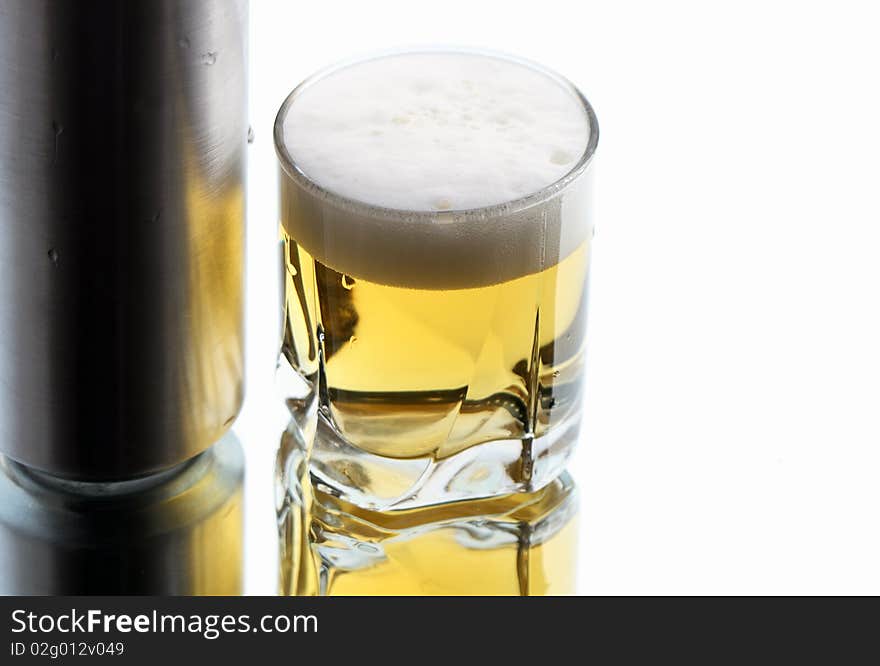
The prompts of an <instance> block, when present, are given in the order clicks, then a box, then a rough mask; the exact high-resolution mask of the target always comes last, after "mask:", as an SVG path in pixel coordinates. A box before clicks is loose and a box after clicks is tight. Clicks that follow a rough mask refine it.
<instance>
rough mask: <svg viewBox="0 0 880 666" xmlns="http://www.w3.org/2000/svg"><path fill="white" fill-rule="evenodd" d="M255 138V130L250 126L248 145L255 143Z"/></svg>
mask: <svg viewBox="0 0 880 666" xmlns="http://www.w3.org/2000/svg"><path fill="white" fill-rule="evenodd" d="M254 138H255V137H254V128H253V127H251V126H250V125H248V133H247V142H248V143H253V142H254Z"/></svg>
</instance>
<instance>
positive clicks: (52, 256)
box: [48, 247, 61, 266]
mask: <svg viewBox="0 0 880 666" xmlns="http://www.w3.org/2000/svg"><path fill="white" fill-rule="evenodd" d="M48 254H49V261H51V262H52V265H53V266H57V265H58V262H59V261H60V260H61V255H60V254H58V250H56V249H55V248H54V247H53V248H50V249H49V253H48Z"/></svg>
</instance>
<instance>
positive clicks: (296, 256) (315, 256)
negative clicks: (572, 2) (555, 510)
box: [275, 50, 598, 510]
mask: <svg viewBox="0 0 880 666" xmlns="http://www.w3.org/2000/svg"><path fill="white" fill-rule="evenodd" d="M597 140H598V127H597V123H596V117H595V115H594V113H593V111H592V109H591V107H590V105H589V103H588V102H587V100H586V99H585V98H584V96H583V95H582V94H581V93H580V92H579V91H578V90H577V89H576V88H575V87H574V86H573V85H572V84H570V83H568V82H567V81H566V80H564V79H562V78H561V77H559V76H558V75H556V74H554V73H552V72H550V71H548V70H546V69H544V68H542V67H539V66H537V65H535V64H532V63H528V62H525V61H521V60H518V59H516V58H512V57H509V56H500V55H495V54H488V53H482V52H468V51H457V50H426V51H417V52H416V51H413V52H397V53H391V54H385V55H381V56H378V57H375V58H372V59H369V60H361V61H357V62H350V63H345V64H343V65H340V66H337V67H334V68H332V69H330V70H327V71H325V72H322V73H319V74H317V75H315V76H313V77H312V78H310V79H308V80H307V81H305V82H304V83H302V84H301V85H300V86H299V87H297V88H296V89H295V90H294V91H293V92H292V93H291V94H290V96H289V97H288V98H287V99H286V101H285V102H284V104H283V105H282V107H281V110H280V112H279V114H278V117H277V120H276V123H275V144H276V149H277V153H278V156H279V161H280V166H281V169H280V202H281V203H280V218H281V236H282V247H283V264H284V269H283V271H284V272H283V277H284V300H283V309H284V310H283V321H284V330H283V340H282V349H281V354H280V360H279V377H280V379H281V381H282V386H283V387H284V389H283V390H284V391H285V394H286V397H287V398H288V405H289V406H290V407H291V409H292V410H293V411H294V412H297V411H299V412H304V413H313V414H314V420H315V423H314V428H315V430H316V432H317V436H313V437H312V438H311V443H310V445H311V450H310V451H309V456H310V460H309V465H310V468H309V469H310V472H311V474H312V475H313V476H314V478H315V480H316V481H317V482H318V483H320V484H322V485H323V486H324V487H325V489H328V490H329V491H330V492H331V493H332V494H333V495H335V496H337V497H341V498H343V499H345V500H346V501H350V502H352V503H354V504H355V505H358V506H361V507H364V508H368V509H372V510H399V509H408V508H413V507H422V506H429V505H433V504H439V503H445V502H451V501H458V500H466V499H474V498H486V497H493V496H498V495H503V494H508V493H514V492H534V491H537V490H540V489H541V488H543V487H545V486H546V485H547V484H549V483H550V482H551V481H553V480H554V479H556V478H557V477H559V475H560V474H561V473H562V472H563V470H564V468H565V464H566V461H567V459H568V457H569V455H570V453H571V451H572V449H573V447H574V444H575V442H576V440H577V436H578V430H579V427H580V422H581V412H582V398H583V364H584V345H585V324H586V316H587V277H588V270H589V257H590V244H591V238H592V229H593V226H592V225H593V221H592V216H591V211H590V209H591V203H592V193H591V169H590V163H591V160H592V157H593V153H594V151H595V148H596V144H597Z"/></svg>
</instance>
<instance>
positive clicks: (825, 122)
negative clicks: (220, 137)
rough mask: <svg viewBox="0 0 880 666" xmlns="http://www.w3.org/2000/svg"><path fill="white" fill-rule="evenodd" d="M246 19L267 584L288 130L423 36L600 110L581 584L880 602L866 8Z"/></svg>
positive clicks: (262, 565) (874, 100) (446, 3)
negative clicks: (540, 70) (324, 98)
mask: <svg viewBox="0 0 880 666" xmlns="http://www.w3.org/2000/svg"><path fill="white" fill-rule="evenodd" d="M251 4H252V15H251V87H252V96H251V118H252V124H253V127H254V131H255V135H256V140H255V142H254V144H253V145H252V146H251V149H250V183H249V197H250V198H249V233H248V239H249V245H248V261H249V266H248V270H249V282H248V305H247V308H248V310H247V317H248V335H249V337H248V363H249V365H248V397H247V401H246V403H245V409H244V411H243V413H242V415H241V417H240V419H239V421H238V424H237V426H236V430H237V432H238V433H239V436H240V437H241V439H242V441H243V443H244V446H245V449H246V451H247V456H248V465H249V467H248V475H247V494H246V502H247V511H246V517H247V527H246V541H245V543H246V558H247V576H246V591H247V592H248V593H250V594H273V593H274V592H275V590H276V576H277V554H276V548H277V546H276V542H275V525H274V509H273V499H272V497H273V493H272V478H273V465H274V454H275V448H276V446H277V444H278V438H279V434H280V431H281V428H282V426H283V419H281V418H280V410H279V400H278V397H277V395H276V393H275V391H274V385H273V380H272V374H273V370H274V362H275V358H274V357H275V353H276V351H277V337H278V294H277V284H278V278H277V272H276V271H277V269H278V263H277V254H276V242H277V221H278V217H277V212H276V203H277V197H276V161H275V156H274V149H273V145H272V134H271V130H272V123H273V120H274V115H275V112H276V110H277V108H278V106H279V105H280V103H281V101H282V99H283V98H284V96H285V95H286V93H287V92H288V91H289V90H290V89H292V88H293V87H294V86H295V85H296V84H297V83H298V82H299V81H300V80H301V79H303V78H304V77H306V76H307V75H309V74H310V73H312V72H313V71H314V70H316V69H319V68H321V67H323V66H325V65H328V64H331V63H333V62H335V61H337V60H339V59H341V58H346V57H349V56H353V55H359V54H365V53H369V52H371V51H375V50H380V49H385V48H388V47H395V46H408V45H424V44H453V45H461V46H475V47H487V48H491V49H496V50H501V51H507V52H512V53H515V54H518V55H522V56H525V57H527V58H530V59H533V60H536V61H539V62H541V63H544V64H545V65H548V66H550V67H552V68H554V69H556V70H558V71H559V72H560V73H562V74H564V75H565V76H567V77H568V78H570V79H572V80H573V81H574V82H575V83H576V84H577V85H578V86H579V87H580V88H581V89H582V90H583V91H584V92H585V93H586V95H587V96H588V97H589V98H590V100H591V101H592V103H593V105H594V107H595V109H596V112H597V114H598V117H599V126H600V128H601V138H600V140H599V149H598V154H597V155H598V156H597V159H596V162H595V165H594V166H595V168H596V178H597V188H596V190H597V197H598V200H597V216H596V219H597V235H596V240H595V245H594V262H593V266H592V271H593V272H592V276H591V289H592V292H591V304H590V306H591V311H590V314H589V319H590V324H589V325H590V340H589V371H588V377H587V382H588V395H587V400H586V404H585V415H586V425H585V428H584V435H583V441H582V442H581V446H580V450H579V453H578V455H577V458H576V460H575V462H574V464H573V466H572V472H573V474H574V476H575V478H576V480H577V482H578V484H579V486H580V491H581V498H582V509H581V520H580V525H581V544H580V545H581V548H580V552H579V556H578V557H579V590H580V592H581V593H584V594H657V593H666V594H713V593H714V594H722V593H730V594H739V593H759V594H791V593H794V594H798V593H817V594H825V593H840V594H843V593H873V594H878V593H880V567H878V562H880V533H878V530H880V522H878V507H880V483H878V472H880V447H878V444H880V418H878V414H880V409H878V407H880V316H878V315H880V263H878V260H877V256H878V246H880V231H878V230H880V226H878V223H880V219H878V218H880V161H878V160H880V93H878V91H880V86H878V72H877V69H878V64H880V46H878V43H880V42H878V37H877V26H878V17H877V15H876V13H875V12H874V11H871V7H872V5H871V3H867V2H865V3H856V2H843V1H837V2H806V1H805V2H778V1H777V2H768V1H765V2H750V1H745V0H740V1H739V2H735V3H732V2H731V3H718V2H714V3H709V2H676V1H671V0H668V1H667V2H626V1H620V0H615V1H613V2H612V1H607V2H602V3H593V2H558V1H551V0H540V1H535V2H515V1H513V0H507V1H505V2H488V1H477V0H470V1H466V2H459V1H457V0H443V1H442V2H435V3H429V2H413V1H412V0H408V1H406V2H388V1H385V2H383V1H379V0H362V1H359V2H343V1H340V0H337V1H335V2H330V1H325V2H306V1H300V0H297V1H293V0H290V1H283V2H282V1H274V0H252V3H251Z"/></svg>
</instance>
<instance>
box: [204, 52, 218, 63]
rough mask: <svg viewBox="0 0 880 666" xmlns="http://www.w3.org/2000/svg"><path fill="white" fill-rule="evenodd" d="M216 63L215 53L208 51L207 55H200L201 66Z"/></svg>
mask: <svg viewBox="0 0 880 666" xmlns="http://www.w3.org/2000/svg"><path fill="white" fill-rule="evenodd" d="M215 62H217V52H216V51H208V52H207V53H203V54H202V64H203V65H208V66H210V65H213V64H214V63H215Z"/></svg>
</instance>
